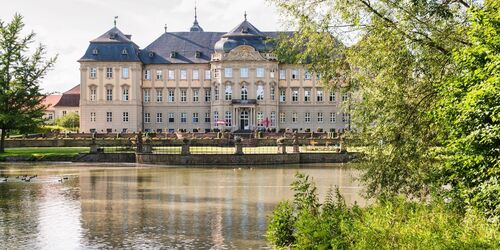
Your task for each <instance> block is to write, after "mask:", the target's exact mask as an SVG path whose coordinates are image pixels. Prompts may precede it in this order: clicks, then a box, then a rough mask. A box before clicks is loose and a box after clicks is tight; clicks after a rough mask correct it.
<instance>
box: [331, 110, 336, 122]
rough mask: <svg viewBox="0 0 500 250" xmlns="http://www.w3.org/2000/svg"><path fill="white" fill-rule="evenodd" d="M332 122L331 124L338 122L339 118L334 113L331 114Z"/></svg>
mask: <svg viewBox="0 0 500 250" xmlns="http://www.w3.org/2000/svg"><path fill="white" fill-rule="evenodd" d="M330 122H331V123H335V122H337V116H336V114H335V113H334V112H331V113H330Z"/></svg>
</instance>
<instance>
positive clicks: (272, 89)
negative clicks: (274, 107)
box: [269, 87, 275, 101]
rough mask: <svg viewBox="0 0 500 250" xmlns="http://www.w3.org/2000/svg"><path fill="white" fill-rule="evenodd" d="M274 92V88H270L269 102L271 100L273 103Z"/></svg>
mask: <svg viewBox="0 0 500 250" xmlns="http://www.w3.org/2000/svg"><path fill="white" fill-rule="evenodd" d="M274 91H275V88H274V87H271V90H270V92H271V93H269V96H270V97H271V100H273V101H274Z"/></svg>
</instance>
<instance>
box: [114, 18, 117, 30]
mask: <svg viewBox="0 0 500 250" xmlns="http://www.w3.org/2000/svg"><path fill="white" fill-rule="evenodd" d="M116 19H118V16H115V20H114V23H115V27H116Z"/></svg>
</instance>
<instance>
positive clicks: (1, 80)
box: [0, 14, 55, 152]
mask: <svg viewBox="0 0 500 250" xmlns="http://www.w3.org/2000/svg"><path fill="white" fill-rule="evenodd" d="M23 27H24V24H23V21H22V17H21V15H19V14H16V15H15V16H14V18H13V19H12V21H11V22H10V23H5V22H4V21H1V20H0V130H1V136H0V152H4V142H5V135H6V133H7V130H9V129H18V130H20V131H21V132H23V131H29V130H32V129H34V128H36V127H37V126H38V125H40V124H42V123H43V118H42V115H43V111H44V109H45V107H44V106H43V105H42V101H43V98H44V97H45V96H44V95H43V94H41V93H40V90H41V89H40V86H39V82H40V80H41V79H42V78H43V77H44V76H45V74H46V72H47V71H48V70H49V69H50V68H52V66H53V65H54V62H55V58H50V59H45V48H44V47H43V46H42V45H39V46H38V47H37V48H36V49H34V51H33V52H30V47H29V46H30V44H31V43H33V41H34V38H35V33H33V32H30V33H28V34H27V35H26V36H22V34H21V32H22V29H23Z"/></svg>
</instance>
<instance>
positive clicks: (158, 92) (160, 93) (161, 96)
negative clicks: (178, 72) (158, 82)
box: [156, 89, 163, 102]
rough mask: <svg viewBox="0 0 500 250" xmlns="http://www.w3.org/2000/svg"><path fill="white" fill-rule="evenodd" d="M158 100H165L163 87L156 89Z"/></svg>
mask: <svg viewBox="0 0 500 250" xmlns="http://www.w3.org/2000/svg"><path fill="white" fill-rule="evenodd" d="M156 102H163V89H156Z"/></svg>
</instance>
